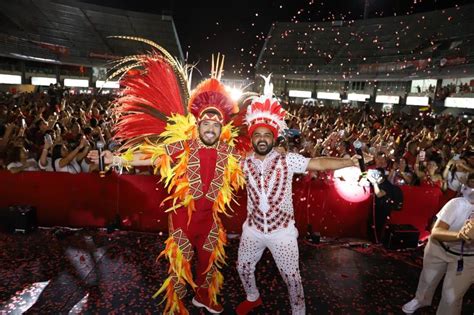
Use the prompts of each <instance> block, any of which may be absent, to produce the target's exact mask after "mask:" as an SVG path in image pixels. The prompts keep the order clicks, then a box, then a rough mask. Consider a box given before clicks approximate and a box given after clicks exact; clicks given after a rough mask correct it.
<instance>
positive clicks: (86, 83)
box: [64, 79, 89, 87]
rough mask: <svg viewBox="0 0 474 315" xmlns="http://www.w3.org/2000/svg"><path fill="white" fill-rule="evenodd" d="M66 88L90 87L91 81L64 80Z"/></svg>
mask: <svg viewBox="0 0 474 315" xmlns="http://www.w3.org/2000/svg"><path fill="white" fill-rule="evenodd" d="M64 86H68V87H89V80H80V79H64Z"/></svg>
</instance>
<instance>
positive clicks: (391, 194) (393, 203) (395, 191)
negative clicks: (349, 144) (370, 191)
mask: <svg viewBox="0 0 474 315" xmlns="http://www.w3.org/2000/svg"><path fill="white" fill-rule="evenodd" d="M367 179H368V181H369V182H370V183H371V184H372V186H373V188H374V198H375V200H374V204H373V209H372V211H371V213H369V224H368V231H367V232H368V233H367V234H368V237H369V240H370V241H372V242H374V243H380V241H381V240H382V237H383V235H384V231H385V229H386V222H387V219H388V218H389V217H390V214H391V212H392V210H400V209H401V207H402V204H403V193H402V190H401V189H400V187H398V186H395V185H393V184H392V183H391V182H390V181H389V180H387V177H386V175H385V170H384V169H383V168H378V169H372V170H369V171H368V172H367Z"/></svg>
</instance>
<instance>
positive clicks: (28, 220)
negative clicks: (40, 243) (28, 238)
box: [3, 206, 38, 233]
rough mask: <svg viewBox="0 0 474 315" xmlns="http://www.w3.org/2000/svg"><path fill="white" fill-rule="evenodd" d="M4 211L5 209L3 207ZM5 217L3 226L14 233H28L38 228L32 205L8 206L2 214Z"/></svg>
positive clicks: (34, 209)
mask: <svg viewBox="0 0 474 315" xmlns="http://www.w3.org/2000/svg"><path fill="white" fill-rule="evenodd" d="M3 211H5V209H3ZM3 216H4V217H5V219H6V220H5V225H4V228H5V229H6V231H8V232H11V233H15V232H21V233H29V232H31V231H33V230H36V229H37V228H38V219H37V216H36V208H35V207H32V206H10V207H8V208H7V209H6V211H5V213H4V214H3Z"/></svg>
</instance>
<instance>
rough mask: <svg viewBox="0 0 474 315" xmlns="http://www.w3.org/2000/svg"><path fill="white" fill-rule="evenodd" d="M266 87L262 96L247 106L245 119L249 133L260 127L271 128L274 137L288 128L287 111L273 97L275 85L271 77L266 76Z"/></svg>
mask: <svg viewBox="0 0 474 315" xmlns="http://www.w3.org/2000/svg"><path fill="white" fill-rule="evenodd" d="M262 77H263V78H264V80H265V87H264V93H263V95H262V96H260V97H257V98H255V99H254V100H253V101H252V104H250V105H249V106H248V108H247V113H246V115H245V121H246V123H247V125H248V129H249V130H248V133H249V135H250V136H252V133H253V132H254V131H255V129H257V128H258V127H267V128H269V129H270V130H271V131H272V133H273V136H274V138H277V137H278V135H279V134H282V133H283V131H284V130H285V129H288V127H287V125H286V122H285V116H286V111H285V110H284V109H283V108H282V107H281V105H280V103H279V102H278V100H277V99H276V98H274V97H273V85H272V83H270V77H271V75H269V76H268V77H264V76H262Z"/></svg>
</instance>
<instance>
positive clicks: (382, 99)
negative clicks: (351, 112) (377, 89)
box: [375, 95, 400, 104]
mask: <svg viewBox="0 0 474 315" xmlns="http://www.w3.org/2000/svg"><path fill="white" fill-rule="evenodd" d="M375 103H384V104H398V103H400V96H396V95H377V96H376V97H375Z"/></svg>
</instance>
